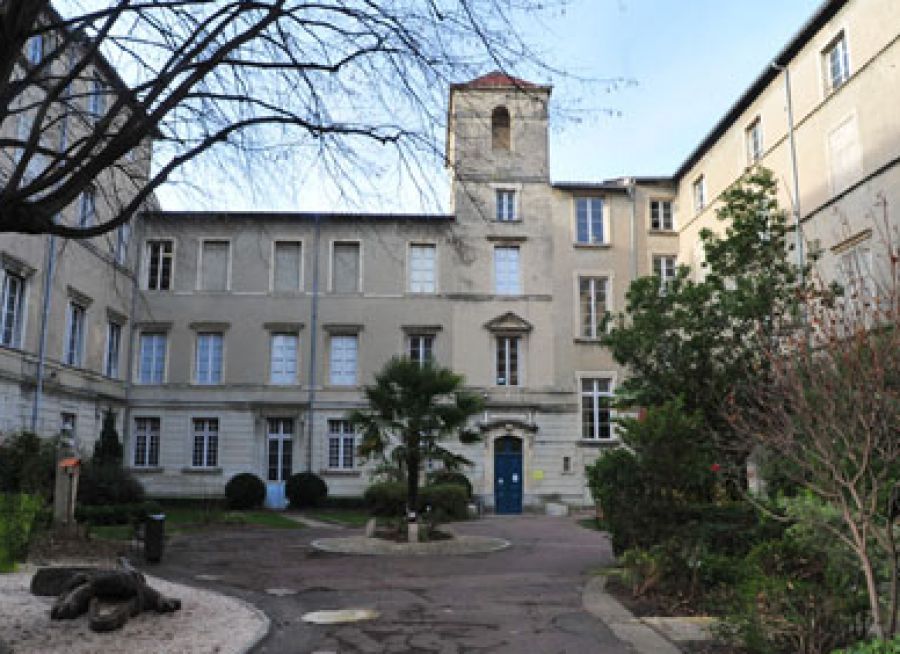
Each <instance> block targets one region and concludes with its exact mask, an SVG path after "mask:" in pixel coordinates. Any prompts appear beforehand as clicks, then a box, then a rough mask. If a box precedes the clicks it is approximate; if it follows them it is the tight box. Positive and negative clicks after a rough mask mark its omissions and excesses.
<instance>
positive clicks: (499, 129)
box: [491, 107, 509, 150]
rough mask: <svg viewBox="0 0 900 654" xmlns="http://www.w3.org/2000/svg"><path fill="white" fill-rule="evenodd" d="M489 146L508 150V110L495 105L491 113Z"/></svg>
mask: <svg viewBox="0 0 900 654" xmlns="http://www.w3.org/2000/svg"><path fill="white" fill-rule="evenodd" d="M491 148H493V149H494V150H509V110H508V109H507V108H506V107H495V108H494V111H493V113H492V114H491Z"/></svg>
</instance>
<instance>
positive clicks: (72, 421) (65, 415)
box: [59, 411, 78, 447]
mask: <svg viewBox="0 0 900 654" xmlns="http://www.w3.org/2000/svg"><path fill="white" fill-rule="evenodd" d="M59 433H60V435H61V436H62V437H63V438H64V439H68V441H69V444H70V445H71V446H72V447H77V445H78V414H77V413H75V412H74V411H62V412H61V413H60V414H59Z"/></svg>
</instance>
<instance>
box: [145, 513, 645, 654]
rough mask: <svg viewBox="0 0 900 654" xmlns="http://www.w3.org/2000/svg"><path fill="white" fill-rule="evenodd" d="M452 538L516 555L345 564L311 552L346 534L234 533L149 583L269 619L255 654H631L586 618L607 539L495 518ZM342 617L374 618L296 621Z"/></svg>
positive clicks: (176, 546)
mask: <svg viewBox="0 0 900 654" xmlns="http://www.w3.org/2000/svg"><path fill="white" fill-rule="evenodd" d="M455 529H456V530H457V532H458V533H465V534H473V535H485V536H499V537H501V538H505V539H507V540H509V541H510V542H511V543H512V546H511V547H510V548H509V549H507V550H504V551H501V552H495V553H491V554H476V555H466V556H452V557H451V556H445V557H430V556H429V557H414V558H413V557H410V558H400V557H372V556H345V555H336V554H328V553H324V552H319V551H316V550H313V549H312V548H311V547H310V546H309V543H310V542H311V541H312V540H314V539H316V538H322V537H328V536H337V535H344V534H350V533H354V532H353V531H352V530H341V529H337V528H335V529H330V528H309V529H303V530H298V531H274V530H255V529H254V530H250V529H247V530H236V531H235V530H231V531H222V532H205V533H202V534H191V535H184V536H178V537H177V538H176V539H175V540H174V541H173V542H172V544H171V547H170V548H169V549H168V550H167V552H166V555H165V557H164V562H163V564H161V565H159V566H154V567H153V568H152V569H149V571H151V572H152V573H153V574H155V575H159V576H162V577H165V578H169V579H172V580H177V581H183V582H188V583H191V584H194V585H201V586H205V587H208V588H211V589H214V590H219V591H221V592H224V593H227V594H231V595H235V596H238V597H241V598H243V599H245V600H248V601H250V602H252V603H253V604H255V605H256V606H257V607H259V608H260V609H262V610H263V611H265V612H266V613H267V614H268V615H269V617H270V618H271V619H272V629H271V633H270V634H269V636H268V637H267V638H266V639H265V640H264V641H262V643H260V645H259V646H258V647H257V648H256V650H254V651H256V652H272V653H274V652H278V653H281V652H298V653H302V652H340V653H341V654H348V653H356V652H367V653H368V652H372V653H377V652H440V653H442V654H443V653H446V654H450V653H455V652H459V653H463V652H498V653H510V654H513V653H516V654H521V653H523V652H524V653H529V654H552V653H562V652H565V653H568V654H578V653H585V654H589V653H600V654H627V653H628V652H630V651H631V650H629V649H628V647H626V646H625V645H623V644H622V643H621V642H620V641H619V640H617V639H616V637H615V636H614V635H613V633H612V631H610V629H609V628H608V627H607V626H606V625H605V624H603V623H602V622H601V621H599V620H597V619H596V618H594V617H592V616H591V615H589V614H588V613H586V612H585V611H584V610H583V609H582V590H583V587H584V583H585V581H586V579H587V571H588V569H589V568H591V567H595V566H600V565H605V564H608V563H610V562H611V561H612V553H611V550H610V546H609V541H608V540H607V538H606V537H605V536H604V535H603V534H601V533H598V532H595V531H591V530H588V529H584V528H582V527H580V526H579V525H577V524H576V523H575V522H574V521H573V520H572V519H570V518H550V517H545V516H521V517H518V516H517V517H490V518H485V519H483V520H479V521H473V522H467V523H460V524H458V525H455ZM198 576H199V579H198ZM349 608H364V609H374V610H376V611H378V612H379V614H380V617H378V618H377V619H375V620H371V621H366V622H357V623H351V624H341V625H313V624H308V623H306V622H303V621H302V620H301V617H302V616H303V615H304V614H305V613H307V612H310V611H318V610H328V609H349Z"/></svg>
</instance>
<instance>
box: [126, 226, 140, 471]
mask: <svg viewBox="0 0 900 654" xmlns="http://www.w3.org/2000/svg"><path fill="white" fill-rule="evenodd" d="M143 227H144V222H143V220H141V219H140V218H138V219H136V220H135V221H134V232H133V235H132V242H133V243H135V244H136V248H135V249H136V254H135V257H134V268H133V269H132V270H131V314H130V315H129V316H128V363H127V364H126V365H125V411H124V412H123V416H122V446H123V447H124V446H125V444H126V443H128V441H129V439H130V437H131V428H130V427H131V392H132V390H133V386H134V383H133V382H134V376H133V375H134V359H135V339H136V337H137V333H138V332H137V325H136V324H135V316H137V302H138V292H139V290H140V289H139V282H140V270H141V264H142V263H143V261H142V259H143V253H144V248H143V247H142V243H143V242H144V231H143ZM125 247H126V250H125V257H126V259H125V261H126V262H127V261H128V249H127V248H128V245H126V246H125ZM130 450H131V448H125V461H128V452H129V451H130Z"/></svg>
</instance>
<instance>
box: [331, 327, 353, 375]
mask: <svg viewBox="0 0 900 654" xmlns="http://www.w3.org/2000/svg"><path fill="white" fill-rule="evenodd" d="M357 344H358V343H357V337H356V335H355V334H353V335H347V336H332V337H331V363H330V366H329V368H330V371H329V372H330V380H331V384H333V385H334V386H353V385H355V384H356V355H357Z"/></svg>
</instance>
